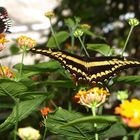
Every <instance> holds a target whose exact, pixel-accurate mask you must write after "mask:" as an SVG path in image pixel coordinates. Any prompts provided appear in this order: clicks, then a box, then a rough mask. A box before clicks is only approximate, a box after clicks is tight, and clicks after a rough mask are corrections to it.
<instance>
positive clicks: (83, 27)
mask: <svg viewBox="0 0 140 140" xmlns="http://www.w3.org/2000/svg"><path fill="white" fill-rule="evenodd" d="M80 27H81V28H82V29H86V30H89V29H90V28H91V26H90V25H89V24H81V25H80Z"/></svg>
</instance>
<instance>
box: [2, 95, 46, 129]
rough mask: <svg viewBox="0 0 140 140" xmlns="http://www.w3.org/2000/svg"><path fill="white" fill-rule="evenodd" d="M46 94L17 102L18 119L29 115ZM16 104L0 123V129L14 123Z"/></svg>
mask: <svg viewBox="0 0 140 140" xmlns="http://www.w3.org/2000/svg"><path fill="white" fill-rule="evenodd" d="M45 99H46V96H38V97H36V98H35V99H32V100H27V101H21V102H20V103H19V104H18V121H21V120H22V119H24V118H26V117H27V116H29V115H30V114H31V113H32V112H33V111H35V110H36V108H37V106H39V105H40V104H41V103H42V102H43V101H44V100H45ZM16 117H17V116H16V106H15V107H14V108H13V111H12V113H11V114H10V115H9V116H8V118H7V119H6V120H5V121H4V122H3V123H2V124H0V131H4V130H6V129H8V128H9V127H11V126H13V125H14V124H15V123H16Z"/></svg>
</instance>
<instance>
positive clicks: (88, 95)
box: [74, 87, 110, 108]
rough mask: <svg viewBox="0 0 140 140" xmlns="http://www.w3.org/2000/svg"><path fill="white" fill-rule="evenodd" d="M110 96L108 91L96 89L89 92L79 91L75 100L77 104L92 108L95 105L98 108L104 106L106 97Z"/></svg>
mask: <svg viewBox="0 0 140 140" xmlns="http://www.w3.org/2000/svg"><path fill="white" fill-rule="evenodd" d="M108 95H110V94H109V92H108V91H107V90H104V89H103V88H101V89H100V88H99V87H94V88H92V89H89V90H88V91H86V90H79V91H78V93H77V94H76V95H75V97H74V98H75V99H76V101H77V103H79V104H81V105H84V106H86V107H89V108H92V106H93V105H96V107H98V106H100V105H101V104H103V103H104V102H105V101H106V96H108Z"/></svg>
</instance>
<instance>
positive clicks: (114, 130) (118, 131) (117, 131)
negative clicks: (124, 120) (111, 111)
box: [100, 123, 127, 140]
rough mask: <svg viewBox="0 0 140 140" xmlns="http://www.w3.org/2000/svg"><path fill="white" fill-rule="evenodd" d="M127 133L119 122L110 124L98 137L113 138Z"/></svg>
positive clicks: (103, 139) (103, 138)
mask: <svg viewBox="0 0 140 140" xmlns="http://www.w3.org/2000/svg"><path fill="white" fill-rule="evenodd" d="M125 135H127V131H126V128H125V127H124V126H123V125H122V124H121V123H116V124H113V125H111V127H110V128H109V129H107V130H106V131H104V132H103V133H101V134H100V139H102V140H105V139H106V138H107V139H109V138H113V137H119V136H125Z"/></svg>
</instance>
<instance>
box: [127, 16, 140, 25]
mask: <svg viewBox="0 0 140 140" xmlns="http://www.w3.org/2000/svg"><path fill="white" fill-rule="evenodd" d="M128 23H129V25H130V26H133V27H134V26H137V25H139V23H140V22H139V20H138V19H136V18H130V19H128Z"/></svg>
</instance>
